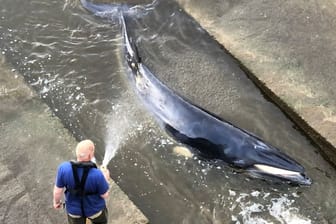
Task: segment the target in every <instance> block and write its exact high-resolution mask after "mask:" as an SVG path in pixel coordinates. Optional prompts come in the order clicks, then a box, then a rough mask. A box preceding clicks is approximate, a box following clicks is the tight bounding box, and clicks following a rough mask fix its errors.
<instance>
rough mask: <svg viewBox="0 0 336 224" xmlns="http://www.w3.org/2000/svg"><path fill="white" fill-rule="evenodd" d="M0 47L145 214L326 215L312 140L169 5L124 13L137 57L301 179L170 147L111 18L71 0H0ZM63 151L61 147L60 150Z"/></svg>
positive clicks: (334, 178) (331, 196)
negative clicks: (134, 83)
mask: <svg viewBox="0 0 336 224" xmlns="http://www.w3.org/2000/svg"><path fill="white" fill-rule="evenodd" d="M0 4H1V6H2V8H1V9H0V12H1V14H0V52H1V54H3V55H4V56H5V57H6V60H7V62H8V63H9V64H10V66H11V67H12V68H13V70H16V71H17V72H19V73H20V74H22V75H23V76H24V78H25V80H26V81H27V83H29V85H31V86H32V87H33V88H34V89H35V90H36V91H37V92H38V94H39V95H40V96H41V98H42V99H43V100H44V101H45V102H46V103H47V104H48V105H49V106H50V108H51V109H52V110H53V112H54V113H55V114H56V115H57V116H58V117H60V118H61V120H62V122H63V123H64V125H65V126H66V127H67V128H68V129H69V130H71V132H72V133H73V134H74V135H75V136H76V137H77V138H78V139H83V138H91V139H93V140H94V141H95V142H96V143H97V146H98V150H97V151H98V153H97V159H98V161H102V159H103V155H104V149H105V147H110V148H111V149H117V152H116V155H115V157H114V158H113V159H112V161H111V163H110V164H109V168H110V171H111V175H112V177H113V179H114V180H115V181H116V182H117V183H118V184H119V185H120V186H121V188H122V189H123V190H124V191H125V192H126V193H127V194H128V195H129V197H130V198H131V199H132V200H133V201H134V202H135V203H136V204H137V205H138V206H139V208H140V209H141V210H142V211H143V212H144V213H145V214H146V216H148V218H149V219H150V221H151V223H323V222H324V219H326V220H328V221H329V222H330V223H336V214H335V211H334V208H335V206H336V200H335V195H336V189H335V188H334V186H335V184H336V173H335V170H334V169H332V168H331V167H330V166H329V165H328V164H327V163H326V162H325V161H324V160H323V159H322V157H321V156H320V155H319V153H318V149H317V148H315V147H314V146H313V145H312V144H311V142H310V141H309V140H308V139H307V138H306V137H305V136H304V135H303V134H302V133H300V132H299V131H297V129H296V127H295V126H294V124H293V123H292V122H291V121H290V120H289V119H288V118H286V117H285V116H284V114H283V113H282V112H281V111H280V110H279V109H278V108H277V107H276V106H274V105H273V104H272V103H271V102H269V101H267V99H265V98H264V96H263V95H262V94H261V93H260V91H259V90H258V89H257V88H256V87H255V86H254V85H253V84H252V82H251V81H250V80H249V79H247V77H246V75H245V74H244V73H243V72H242V71H241V69H240V68H239V67H238V66H237V65H236V63H235V61H234V60H232V59H231V58H230V56H229V55H227V54H226V53H225V51H224V50H222V49H221V48H220V46H219V45H218V44H217V43H216V42H215V41H213V40H212V38H211V37H209V36H208V35H207V33H206V32H205V31H204V30H202V29H201V28H200V27H199V26H198V24H197V23H195V22H194V21H193V20H192V19H191V18H189V17H188V16H187V15H186V14H185V13H184V12H183V10H182V9H180V8H179V6H178V5H176V4H175V3H174V2H170V1H162V2H161V1H158V2H157V4H156V5H155V7H154V8H153V9H150V10H147V11H145V12H144V13H141V14H137V16H136V17H135V16H133V17H132V18H131V17H130V16H128V17H127V22H128V24H129V27H130V29H131V32H130V35H131V36H133V37H134V38H136V40H137V42H138V46H139V52H140V55H141V57H142V59H143V61H144V63H145V64H147V65H148V67H149V68H150V69H151V70H152V71H153V73H154V74H156V75H157V76H158V77H159V78H160V79H161V80H162V81H163V82H164V83H166V84H167V85H168V86H169V87H171V88H173V89H174V90H175V91H177V92H179V93H180V94H182V95H184V96H185V97H187V98H188V99H190V100H191V101H192V102H195V103H196V104H198V105H200V106H202V107H204V108H205V109H207V110H209V111H211V112H213V113H215V114H217V115H219V116H221V117H222V118H223V119H225V120H228V121H230V122H232V123H234V124H235V125H237V126H239V127H241V128H244V129H246V130H248V131H250V132H252V133H254V134H256V135H258V136H260V137H261V138H262V139H265V140H266V141H268V142H270V143H271V144H273V145H275V146H277V147H279V148H280V149H282V150H283V151H284V152H286V153H287V154H289V155H290V156H291V157H293V158H295V159H296V160H298V161H299V162H300V163H301V164H302V165H303V166H304V167H305V168H306V170H307V173H308V175H309V176H310V177H311V178H312V179H313V181H314V184H313V185H312V186H311V187H301V188H300V187H291V186H288V185H281V184H272V183H268V182H264V181H261V180H257V179H252V178H249V177H248V176H246V175H244V174H237V173H235V172H234V171H232V170H231V169H229V168H227V167H223V166H221V165H220V164H215V165H213V164H212V165H211V164H208V163H206V162H205V161H202V160H199V159H197V158H192V159H186V158H185V157H183V156H178V155H176V154H174V153H173V148H174V147H175V146H177V145H178V144H177V143H176V142H175V141H174V140H172V139H171V138H169V137H168V136H167V135H166V134H165V132H164V131H162V130H160V128H159V127H158V126H157V124H156V123H155V121H154V120H153V118H152V117H151V116H150V113H148V111H146V109H145V108H144V107H143V105H142V104H141V102H140V101H139V100H138V98H137V96H136V95H135V94H134V92H133V90H132V89H131V88H130V87H131V86H130V85H129V84H128V80H127V78H126V73H125V70H124V67H123V62H122V60H123V59H122V57H121V49H122V47H121V35H120V26H119V23H118V21H115V20H107V19H101V18H98V17H94V16H93V15H92V14H91V13H89V12H87V11H85V10H84V9H83V8H82V7H81V5H80V4H79V2H77V1H51V0H39V1H37V0H36V1H19V0H0ZM60 150H66V149H60Z"/></svg>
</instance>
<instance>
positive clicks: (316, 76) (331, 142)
mask: <svg viewBox="0 0 336 224" xmlns="http://www.w3.org/2000/svg"><path fill="white" fill-rule="evenodd" d="M177 2H179V4H180V5H181V7H182V8H183V9H184V10H185V11H186V12H187V13H189V14H190V15H191V16H192V17H193V18H194V19H195V20H196V21H197V22H198V23H199V24H200V25H201V26H202V27H203V28H204V29H205V30H206V31H207V32H208V33H209V34H210V35H212V36H213V37H214V38H215V39H216V40H217V41H218V42H219V43H220V44H222V45H223V46H224V47H225V48H226V49H227V50H228V51H229V52H230V53H231V54H232V55H233V56H234V57H235V58H237V59H238V60H239V61H240V62H241V63H242V65H243V67H245V69H247V70H248V73H247V74H248V75H249V76H250V78H251V79H252V80H253V81H254V82H255V83H256V84H257V85H258V86H259V87H260V88H261V89H262V90H263V91H264V92H265V93H266V95H268V96H269V97H270V98H272V100H273V101H275V103H277V104H278V105H279V106H280V108H282V109H283V110H284V112H285V113H286V114H287V115H288V116H289V117H290V118H291V119H292V120H293V121H294V122H295V123H296V124H297V125H298V127H300V128H301V129H303V130H304V132H305V133H307V134H308V135H309V136H310V137H311V139H312V140H313V141H314V142H315V143H316V144H318V145H319V146H320V148H321V151H322V153H323V154H324V156H325V159H327V160H328V161H330V162H331V163H332V164H333V165H334V166H335V165H336V150H335V146H336V125H335V124H336V99H335V97H334V96H335V93H336V92H335V91H336V90H335V88H334V87H335V86H336V76H335V75H334V71H335V70H336V64H335V63H334V62H335V60H336V54H335V48H336V39H335V36H336V29H335V27H336V17H335V14H334V12H335V10H336V4H335V2H334V1H329V0H321V1H301V0H294V1H285V2H284V1H262V0H252V1H227V0H217V1H210V2H209V1H203V0H177Z"/></svg>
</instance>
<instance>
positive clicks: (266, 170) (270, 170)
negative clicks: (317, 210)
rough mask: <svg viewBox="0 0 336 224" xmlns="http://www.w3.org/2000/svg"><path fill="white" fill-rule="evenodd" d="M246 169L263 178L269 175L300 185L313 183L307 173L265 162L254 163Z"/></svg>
mask: <svg viewBox="0 0 336 224" xmlns="http://www.w3.org/2000/svg"><path fill="white" fill-rule="evenodd" d="M246 171H248V172H249V173H250V174H251V175H252V176H256V177H261V178H262V177H265V176H269V177H273V178H277V179H283V180H285V181H288V182H290V183H293V184H298V185H311V184H312V180H311V179H310V178H309V177H307V176H306V174H305V173H302V172H299V171H292V170H287V169H282V168H278V167H273V166H270V165H265V164H254V165H252V166H251V167H250V168H248V169H247V170H246Z"/></svg>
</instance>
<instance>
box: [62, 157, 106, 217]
mask: <svg viewBox="0 0 336 224" xmlns="http://www.w3.org/2000/svg"><path fill="white" fill-rule="evenodd" d="M83 171H84V168H83V167H77V174H78V178H79V180H81V179H82V177H83ZM56 186H57V187H59V188H63V187H65V188H66V191H65V198H66V209H67V212H68V213H69V214H72V215H79V216H83V214H82V209H81V208H82V204H81V203H83V209H84V212H85V216H91V215H93V214H96V213H97V212H99V211H101V210H102V209H104V208H105V200H104V199H103V198H102V197H101V195H103V194H104V193H106V192H107V191H108V188H109V187H108V183H107V181H106V179H105V177H104V176H103V174H102V172H101V171H100V170H98V169H96V168H90V169H89V172H88V176H87V179H86V181H85V185H84V191H85V192H86V194H83V195H81V194H75V193H74V191H73V190H74V189H75V188H76V181H75V178H74V173H73V169H72V165H71V163H70V162H64V163H62V164H61V165H60V166H59V168H58V172H57V177H56ZM81 197H83V198H81Z"/></svg>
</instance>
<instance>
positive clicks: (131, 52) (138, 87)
mask: <svg viewBox="0 0 336 224" xmlns="http://www.w3.org/2000/svg"><path fill="white" fill-rule="evenodd" d="M97 8H99V7H95V9H97ZM95 9H92V8H91V9H89V10H93V12H94V10H95ZM99 10H102V8H99ZM94 13H95V15H99V13H97V12H94ZM118 13H119V20H120V23H121V32H122V40H123V55H124V61H125V62H124V64H125V67H126V73H127V74H128V79H129V80H130V83H131V85H132V88H133V89H134V90H135V92H136V95H138V97H139V99H140V101H141V102H142V104H144V106H145V108H147V110H148V111H149V112H150V113H151V114H152V115H153V117H154V118H155V120H156V121H157V123H158V124H159V126H160V127H162V129H164V130H165V131H166V132H167V133H168V134H169V135H170V136H171V137H172V138H173V139H175V140H176V141H177V142H179V143H181V144H183V145H186V146H187V147H190V148H191V149H192V151H193V152H194V154H195V155H196V156H197V157H199V158H202V159H204V160H207V161H214V162H216V163H217V164H218V163H223V164H225V165H228V166H230V167H233V168H234V169H236V170H239V171H243V172H246V173H247V174H249V175H251V176H253V177H257V178H261V179H265V180H270V181H277V182H278V181H280V182H286V183H289V184H294V185H311V184H312V180H311V179H310V178H309V177H308V176H307V174H306V172H305V169H304V167H303V166H302V165H300V164H299V163H298V162H297V161H295V160H294V159H292V158H291V157H289V156H288V155H286V154H285V153H283V152H281V151H280V150H279V149H278V148H276V147H274V146H272V145H271V144H269V143H266V142H265V141H263V140H262V139H261V138H259V137H257V136H256V135H254V134H251V133H250V132H248V131H246V130H243V129H241V128H239V127H236V126H235V125H233V124H232V123H230V122H227V121H225V120H224V119H222V118H220V117H219V116H217V115H215V114H213V113H211V112H209V111H207V110H205V109H203V108H202V107H200V106H199V105H196V104H195V103H193V102H191V101H189V100H188V99H186V98H185V97H183V96H182V95H180V94H178V93H176V92H175V91H173V90H172V89H170V88H169V87H168V86H167V85H165V84H164V83H163V82H162V81H160V80H159V79H158V78H157V77H156V76H155V75H154V74H153V73H152V72H151V71H150V70H149V68H148V67H147V66H146V65H145V64H144V63H143V62H142V59H141V57H140V55H139V52H138V48H137V44H136V42H135V41H134V40H133V38H131V37H130V36H129V33H128V30H127V26H126V21H125V16H124V13H123V12H122V10H119V11H118ZM104 15H105V14H104Z"/></svg>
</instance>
